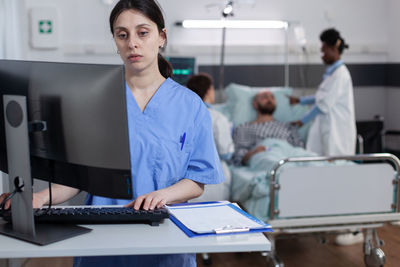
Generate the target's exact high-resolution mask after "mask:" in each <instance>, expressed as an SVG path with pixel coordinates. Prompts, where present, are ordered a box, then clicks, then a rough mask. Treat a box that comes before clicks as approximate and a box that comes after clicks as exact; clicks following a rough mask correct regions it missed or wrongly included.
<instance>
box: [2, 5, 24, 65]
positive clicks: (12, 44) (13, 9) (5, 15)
mask: <svg viewBox="0 0 400 267" xmlns="http://www.w3.org/2000/svg"><path fill="white" fill-rule="evenodd" d="M22 2H23V0H0V58H1V59H20V58H21V47H22V46H21V34H22V29H21V27H19V25H20V19H21V16H22V13H24V12H23V9H21V8H20V7H21V3H22Z"/></svg>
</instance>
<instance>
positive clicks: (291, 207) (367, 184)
mask: <svg viewBox="0 0 400 267" xmlns="http://www.w3.org/2000/svg"><path fill="white" fill-rule="evenodd" d="M263 89H265V88H262V87H257V88H255V87H249V86H244V85H238V84H231V85H229V86H228V87H227V88H226V90H225V93H226V94H227V97H228V99H227V102H226V103H223V104H220V105H218V106H216V108H217V109H218V110H219V111H220V112H222V113H224V114H225V115H226V116H227V117H228V118H229V119H230V120H231V121H232V123H233V124H234V125H235V126H236V125H239V124H241V123H243V122H246V121H251V120H254V119H255V112H254V110H253V107H252V104H251V99H252V98H253V96H254V95H255V94H256V93H257V91H259V90H263ZM268 89H270V90H271V91H272V92H273V93H274V96H275V99H276V101H277V109H276V111H275V113H274V117H275V119H276V120H279V121H286V122H288V121H294V120H297V119H299V118H301V117H302V116H303V114H304V113H305V112H307V108H306V107H305V106H299V105H297V106H290V105H289V104H288V99H287V97H286V96H287V95H291V94H292V93H293V92H292V90H291V89H290V88H277V87H275V88H268ZM309 126H310V125H305V126H303V127H302V128H301V129H300V132H299V134H300V135H301V136H302V137H303V138H306V136H307V131H308V129H309ZM289 157H290V158H286V159H285V158H279V159H276V161H273V163H274V164H275V165H274V164H266V165H268V166H265V168H264V170H263V171H261V172H260V171H258V172H255V171H254V170H251V169H250V170H249V168H245V167H239V168H236V167H231V168H230V169H231V173H232V185H231V188H232V192H231V196H232V199H231V200H232V201H235V202H239V203H240V204H241V205H242V207H243V208H244V209H246V210H247V211H248V212H249V213H251V214H252V215H254V216H256V217H258V218H260V219H262V220H265V221H267V222H268V223H270V224H271V225H272V227H273V229H274V233H272V234H268V235H269V238H270V239H271V243H272V250H271V252H269V253H268V258H269V263H270V265H273V266H283V263H282V262H281V261H280V260H279V257H278V255H277V252H276V249H275V242H276V240H277V239H279V238H283V237H288V236H290V237H298V236H301V235H305V234H312V235H318V236H320V237H321V238H322V239H324V237H325V236H327V235H328V234H333V233H343V232H355V231H358V230H363V231H365V241H364V254H365V257H364V260H365V263H366V265H367V266H382V265H383V264H384V262H385V255H384V253H383V251H382V249H381V248H380V247H381V246H382V244H383V241H382V240H380V239H379V237H378V235H377V231H376V229H377V228H379V227H381V226H383V225H384V223H386V222H392V221H400V213H399V205H400V203H399V201H400V196H399V187H398V182H399V178H398V171H399V166H400V165H399V160H398V159H397V157H395V156H393V155H391V154H368V155H357V156H341V157H316V156H311V155H306V154H305V155H301V156H300V157H299V156H297V155H296V156H292V155H291V156H289ZM261 162H262V161H261ZM262 166H264V165H262Z"/></svg>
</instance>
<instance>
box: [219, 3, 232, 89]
mask: <svg viewBox="0 0 400 267" xmlns="http://www.w3.org/2000/svg"><path fill="white" fill-rule="evenodd" d="M232 12H233V1H228V3H227V4H226V6H225V8H224V9H223V11H222V17H223V18H222V19H223V20H225V19H226V17H228V16H233V13H232ZM225 36H226V27H225V26H224V27H222V45H221V60H220V65H219V86H218V88H219V90H221V91H220V92H222V90H223V89H224V75H225V73H224V72H225V70H224V68H225V66H224V59H225V39H226V38H225Z"/></svg>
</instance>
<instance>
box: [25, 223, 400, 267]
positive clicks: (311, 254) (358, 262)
mask: <svg viewBox="0 0 400 267" xmlns="http://www.w3.org/2000/svg"><path fill="white" fill-rule="evenodd" d="M378 235H379V237H380V238H381V239H383V240H384V241H385V245H384V246H383V247H382V249H383V251H384V252H385V254H386V265H385V267H395V266H396V267H397V266H400V226H393V225H385V226H384V227H381V228H379V229H378ZM333 238H334V236H329V237H328V240H327V241H328V242H327V243H324V244H323V243H321V242H320V240H318V239H317V238H316V237H309V236H308V237H301V238H297V239H282V240H278V241H277V244H276V245H277V250H278V255H279V256H280V257H281V259H282V260H283V262H284V263H285V267H291V266H293V267H302V266H307V267H314V266H315V267H319V266H323V267H349V266H351V267H358V266H360V267H361V266H365V265H364V262H363V257H364V254H363V246H362V244H361V243H360V244H355V245H352V246H346V247H340V246H336V245H335V244H333ZM210 255H211V260H212V264H211V267H228V266H229V267H242V266H246V267H247V266H251V267H253V266H266V257H264V256H262V255H261V253H259V252H253V253H216V254H210ZM21 263H22V264H21V266H24V267H34V266H37V267H39V266H40V267H47V266H49V267H64V266H65V267H66V266H71V265H72V258H54V259H47V258H45V259H30V260H28V261H27V260H22V262H21ZM197 263H198V267H205V266H207V265H204V264H203V261H202V259H201V257H200V255H198V256H197ZM209 266H210V265H209Z"/></svg>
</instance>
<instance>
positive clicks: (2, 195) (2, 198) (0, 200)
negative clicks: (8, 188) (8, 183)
mask: <svg viewBox="0 0 400 267" xmlns="http://www.w3.org/2000/svg"><path fill="white" fill-rule="evenodd" d="M9 195H10V193H3V194H1V195H0V204H1V203H3V201H4V200H5V199H6V198H7V197H8V196H9ZM10 206H11V200H7V201H6V203H5V204H4V207H2V208H4V209H5V210H8V209H9V208H10Z"/></svg>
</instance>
